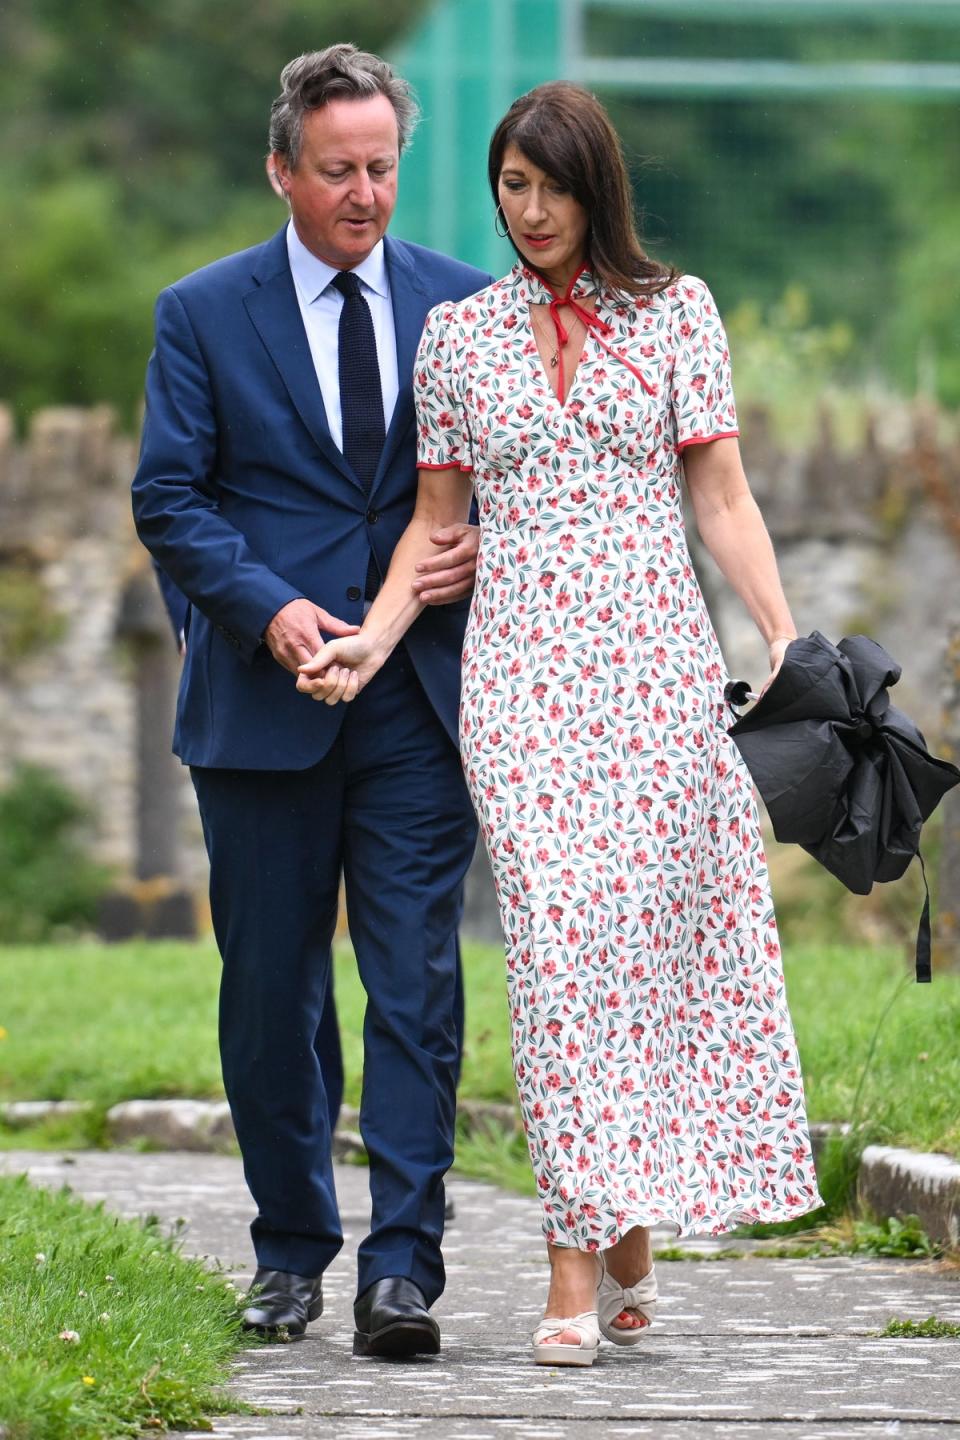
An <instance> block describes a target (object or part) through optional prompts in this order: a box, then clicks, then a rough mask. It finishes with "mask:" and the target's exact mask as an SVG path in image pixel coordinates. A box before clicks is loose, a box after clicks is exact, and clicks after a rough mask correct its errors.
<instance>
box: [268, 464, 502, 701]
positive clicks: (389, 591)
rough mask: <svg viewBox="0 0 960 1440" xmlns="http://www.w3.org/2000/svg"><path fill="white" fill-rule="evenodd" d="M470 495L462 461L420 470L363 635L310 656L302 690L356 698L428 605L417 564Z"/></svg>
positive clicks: (460, 519) (327, 697)
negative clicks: (404, 525)
mask: <svg viewBox="0 0 960 1440" xmlns="http://www.w3.org/2000/svg"><path fill="white" fill-rule="evenodd" d="M472 493H473V486H472V481H471V478H470V475H469V474H467V473H465V472H464V471H463V470H461V469H460V467H459V466H458V465H451V466H445V467H444V468H443V469H442V470H421V471H420V472H419V479H418V484H417V503H416V505H415V507H414V511H413V516H412V518H411V520H410V524H409V525H408V526H407V528H406V530H404V532H403V534H402V535H401V536H400V539H399V541H398V542H397V547H396V549H395V550H394V552H393V557H392V559H391V561H390V569H389V570H388V571H387V576H386V579H385V580H384V582H383V585H382V586H381V588H380V592H379V594H378V595H377V598H376V599H375V600H374V602H373V604H372V605H371V607H370V611H369V613H368V615H367V617H366V619H365V620H364V622H363V625H362V627H361V629H360V633H359V634H358V635H355V636H352V637H351V638H349V639H345V640H330V641H328V642H327V644H326V645H323V646H322V647H321V648H320V649H319V650H318V651H317V653H316V655H314V657H313V659H312V660H308V661H307V663H306V664H305V665H301V666H300V678H299V679H298V680H297V689H298V690H300V691H301V692H302V693H303V694H305V695H312V696H313V698H314V700H324V701H325V702H326V703H327V704H328V705H336V704H337V702H338V701H340V700H353V699H354V698H355V696H356V695H357V694H358V693H359V691H360V690H362V689H363V687H364V685H366V684H367V683H368V681H369V680H371V679H372V678H373V676H374V675H375V674H376V673H377V671H378V670H379V669H380V667H381V666H382V665H383V663H384V661H385V660H386V659H387V657H388V656H389V655H390V654H391V652H392V651H393V650H394V649H395V647H396V646H397V644H398V643H399V642H400V640H402V639H403V636H404V635H405V634H406V633H407V631H408V630H409V629H410V626H411V625H412V624H413V622H414V620H416V618H417V616H418V615H419V614H420V612H421V610H423V608H424V604H425V602H424V600H423V598H422V596H421V595H420V594H419V593H417V589H415V588H414V584H415V582H416V581H418V580H420V582H421V586H420V587H418V588H422V572H421V571H420V570H419V569H418V568H417V567H418V566H420V565H423V564H424V562H426V561H429V560H431V559H432V558H433V557H435V556H436V553H437V546H436V543H435V541H434V540H432V539H431V536H434V535H435V533H436V532H437V531H438V530H441V529H443V528H444V527H447V526H455V525H461V524H463V523H464V522H465V521H466V519H467V517H468V516H469V514H470V498H471V495H472Z"/></svg>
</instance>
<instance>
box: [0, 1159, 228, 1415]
mask: <svg viewBox="0 0 960 1440" xmlns="http://www.w3.org/2000/svg"><path fill="white" fill-rule="evenodd" d="M0 1273H2V1275H3V1290H2V1294H0V1421H2V1427H0V1428H2V1432H3V1435H4V1436H5V1440H102V1437H103V1436H107V1435H109V1436H111V1437H114V1436H123V1435H139V1434H141V1433H142V1432H144V1431H146V1432H148V1433H149V1431H150V1430H162V1429H166V1428H174V1427H180V1428H189V1427H194V1428H199V1429H210V1428H211V1427H210V1424H209V1421H207V1420H206V1418H205V1417H206V1416H207V1415H210V1414H214V1413H224V1412H226V1411H227V1410H230V1411H234V1412H236V1410H237V1409H238V1406H237V1403H236V1402H232V1401H228V1400H227V1399H226V1398H225V1396H224V1395H223V1394H222V1393H221V1392H220V1391H219V1390H218V1389H217V1387H218V1386H219V1385H220V1383H221V1382H222V1381H223V1380H224V1379H225V1377H226V1366H227V1361H228V1360H229V1358H230V1355H231V1353H232V1352H233V1351H234V1350H235V1349H236V1346H237V1344H238V1341H239V1338H240V1312H239V1309H238V1307H237V1304H236V1299H235V1292H234V1290H233V1289H232V1287H231V1286H230V1285H229V1283H228V1282H227V1281H226V1279H225V1278H224V1277H223V1276H221V1275H218V1274H215V1273H212V1272H210V1271H209V1270H206V1269H205V1268H204V1267H203V1265H201V1264H200V1262H199V1261H194V1260H185V1259H184V1258H183V1257H182V1256H180V1255H179V1254H178V1253H177V1249H176V1245H175V1243H174V1242H173V1241H172V1240H171V1239H170V1238H168V1237H165V1236H163V1235H162V1234H161V1233H160V1232H159V1230H158V1227H157V1225H156V1223H155V1222H153V1223H150V1222H148V1223H146V1224H144V1225H137V1224H135V1223H133V1222H131V1221H126V1220H119V1219H116V1218H115V1217H113V1216H111V1215H108V1214H106V1213H105V1212H104V1210H103V1208H102V1207H100V1206H96V1207H94V1206H89V1205H86V1204H84V1203H83V1202H82V1201H80V1200H78V1199H76V1198H75V1197H74V1196H73V1195H71V1194H70V1193H69V1192H68V1191H67V1190H61V1191H59V1192H58V1193H52V1192H50V1191H47V1190H39V1189H34V1188H33V1187H32V1186H30V1185H29V1184H28V1183H27V1181H26V1179H25V1178H24V1177H19V1178H0Z"/></svg>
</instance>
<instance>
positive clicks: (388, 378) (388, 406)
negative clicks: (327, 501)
mask: <svg viewBox="0 0 960 1440" xmlns="http://www.w3.org/2000/svg"><path fill="white" fill-rule="evenodd" d="M287 254H288V255H289V257H290V270H291V273H292V275H293V284H294V288H295V290H296V292H297V300H298V302H299V305H300V314H301V315H302V316H303V324H304V328H305V330H306V332H307V340H308V342H309V345H310V354H311V356H312V357H313V366H314V369H315V370H316V372H317V381H318V383H319V385H320V393H321V395H322V396H323V404H324V409H325V410H326V412H327V425H328V426H329V428H330V436H331V438H332V440H333V443H334V444H335V445H336V447H337V449H338V450H342V449H343V417H342V414H341V410H340V371H339V328H340V310H341V307H342V306H343V296H342V295H341V294H340V292H339V290H334V289H332V288H331V287H330V282H331V280H333V279H334V277H335V276H337V275H339V273H340V272H339V270H337V269H335V268H334V267H333V266H332V265H328V264H327V263H326V261H324V260H319V259H318V258H317V256H316V255H314V254H313V252H312V251H310V250H308V249H307V247H306V245H304V243H303V241H302V240H301V239H300V236H299V235H298V234H297V232H296V230H295V229H294V225H293V221H292V220H291V221H290V223H289V224H288V226H287ZM353 273H354V275H356V277H357V279H358V280H359V281H360V284H361V288H362V291H363V296H364V299H365V300H366V302H367V304H368V305H369V306H370V314H371V316H372V318H373V333H374V335H375V336H376V341H377V359H378V361H379V363H380V391H381V394H382V395H383V423H384V429H385V430H386V429H389V426H390V420H391V418H392V416H393V409H394V406H395V405H396V403H397V391H398V389H399V381H398V378H397V334H396V329H395V327H394V323H393V306H392V304H391V303H390V281H389V278H388V276H387V262H386V259H385V257H384V253H383V241H382V240H380V241H379V242H378V243H377V244H376V245H375V246H374V247H373V249H372V250H371V252H370V254H369V255H368V256H367V258H366V260H364V261H363V262H362V264H360V265H357V266H355V267H354V271H353Z"/></svg>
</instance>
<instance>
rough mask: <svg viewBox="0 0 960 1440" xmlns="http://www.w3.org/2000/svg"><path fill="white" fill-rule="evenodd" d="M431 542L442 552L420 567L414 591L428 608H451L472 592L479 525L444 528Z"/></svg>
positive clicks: (435, 533) (414, 583)
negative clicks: (455, 601) (439, 606)
mask: <svg viewBox="0 0 960 1440" xmlns="http://www.w3.org/2000/svg"><path fill="white" fill-rule="evenodd" d="M430 539H431V541H432V543H433V544H434V545H436V546H437V548H438V550H439V552H440V553H439V554H438V555H433V556H431V558H430V559H429V560H421V561H420V563H419V564H418V565H417V578H416V580H414V582H413V588H414V590H415V591H416V593H417V594H418V595H419V597H420V599H421V600H422V601H423V602H424V604H425V605H449V604H450V601H451V600H462V599H463V598H464V596H465V595H469V594H470V592H471V590H472V589H473V582H474V578H475V576H476V573H477V552H478V551H479V549H480V528H479V526H477V525H445V526H443V528H442V529H440V530H434V532H433V534H432V535H431V536H430Z"/></svg>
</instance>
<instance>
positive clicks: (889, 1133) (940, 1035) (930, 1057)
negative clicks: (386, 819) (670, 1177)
mask: <svg viewBox="0 0 960 1440" xmlns="http://www.w3.org/2000/svg"><path fill="white" fill-rule="evenodd" d="M786 971H787V988H788V993H789V996H790V1006H791V1012H792V1015H793V1019H794V1024H795V1026H796V1031H797V1038H798V1041H799V1046H800V1055H801V1061H802V1065H803V1071H804V1077H805V1082H806V1090H807V1102H808V1110H809V1116H810V1119H811V1120H844V1121H849V1120H854V1121H855V1123H856V1125H857V1135H858V1137H859V1139H860V1140H862V1139H863V1138H864V1137H868V1138H870V1139H876V1140H882V1141H884V1142H886V1143H890V1144H902V1145H908V1146H913V1147H914V1148H916V1149H923V1150H943V1151H946V1152H947V1153H952V1154H960V1111H958V1108H957V1103H956V1096H957V1094H958V1093H960V1047H958V1046H957V1043H956V1036H957V1034H958V1033H960V975H958V974H938V975H937V976H935V978H934V983H933V984H932V985H929V986H918V985H914V984H912V983H910V982H909V981H907V983H904V977H905V976H906V975H907V974H908V965H907V963H906V962H905V960H904V957H903V954H902V953H901V952H899V951H898V950H897V949H895V948H891V947H887V948H878V947H867V946H864V947H859V948H858V947H852V946H826V945H822V944H815V943H812V942H810V943H797V944H794V945H793V946H792V947H790V949H789V951H788V954H787V959H786ZM464 974H465V982H466V992H467V1043H466V1053H465V1056H464V1066H463V1078H462V1083H461V1094H462V1095H463V1096H464V1097H469V1098H473V1099H488V1100H507V1101H512V1099H513V1094H514V1091H513V1078H512V1072H511V1063H510V1049H509V1036H508V1020H507V1007H506V1000H505V995H504V979H503V955H502V953H501V951H500V950H499V949H498V948H497V947H494V946H481V945H467V946H465V948H464ZM218 982H219V960H218V958H217V955H216V952H215V950H214V948H213V946H212V944H210V943H201V944H195V945H185V944H171V943H165V942H153V943H150V942H141V943H138V944H130V945H122V946H113V947H110V948H109V949H108V948H106V947H104V946H94V945H76V946H37V947H20V948H9V949H5V950H0V997H2V998H0V1035H3V1036H5V1038H0V1099H3V1100H7V1099H9V1100H13V1099H51V1100H52V1099H91V1100H93V1101H94V1102H95V1103H96V1104H97V1105H98V1106H99V1107H106V1106H108V1105H111V1104H114V1103H115V1102H116V1101H118V1100H123V1099H131V1098H138V1099H139V1098H150V1097H158V1096H164V1095H190V1096H195V1097H205V1096H208V1097H214V1096H219V1095H221V1094H222V1089H221V1084H220V1074H219V1063H218V1059H217V1044H216V991H217V985H218ZM336 985H337V1002H338V1009H339V1013H340V1018H341V1031H342V1034H343V1042H344V1059H345V1066H346V1072H347V1096H346V1098H347V1100H348V1101H350V1102H352V1103H356V1102H357V1099H358V1097H359V1093H360V1081H361V1075H362V1041H361V1034H362V1023H363V1004H364V997H363V992H362V989H361V987H360V984H359V981H358V979H357V974H356V966H355V964H354V961H353V956H352V953H351V951H350V949H349V946H341V947H340V948H339V949H338V952H337V957H336ZM901 987H902V988H901ZM885 1010H886V1011H887V1014H886V1016H885V1018H883V1019H882V1024H880V1027H879V1029H878V1022H879V1021H880V1020H881V1017H883V1012H884V1011H885ZM101 1123H102V1122H101V1121H100V1120H99V1119H98V1117H97V1115H94V1116H92V1117H88V1118H86V1119H84V1120H83V1121H76V1122H74V1121H66V1120H58V1121H56V1122H51V1123H50V1125H48V1127H46V1129H45V1132H44V1134H43V1135H41V1136H39V1137H38V1138H36V1143H46V1144H52V1145H65V1144H68V1143H86V1144H91V1143H93V1144H96V1143H98V1133H99V1132H98V1125H99V1124H101ZM26 1139H27V1137H26V1135H25V1132H23V1131H7V1132H6V1135H5V1136H4V1137H2V1138H0V1143H5V1144H7V1145H22V1144H24V1143H25V1140H26ZM526 1163H527V1162H526V1159H525V1152H524V1148H523V1144H522V1141H521V1142H519V1143H512V1142H511V1144H510V1145H509V1146H508V1147H507V1149H506V1151H504V1150H503V1142H502V1141H500V1140H499V1139H497V1138H496V1137H493V1138H491V1139H489V1140H485V1139H484V1137H483V1136H482V1135H478V1136H474V1137H473V1138H472V1139H471V1141H470V1142H469V1143H468V1144H467V1145H465V1147H464V1149H463V1150H462V1152H461V1157H460V1165H461V1168H462V1169H466V1168H467V1167H468V1165H469V1168H470V1170H471V1173H474V1174H490V1175H496V1176H497V1177H498V1178H502V1179H504V1180H507V1179H510V1178H511V1177H516V1178H517V1181H518V1182H519V1176H518V1172H521V1171H523V1169H524V1167H525V1166H526ZM524 1188H525V1187H524Z"/></svg>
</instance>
